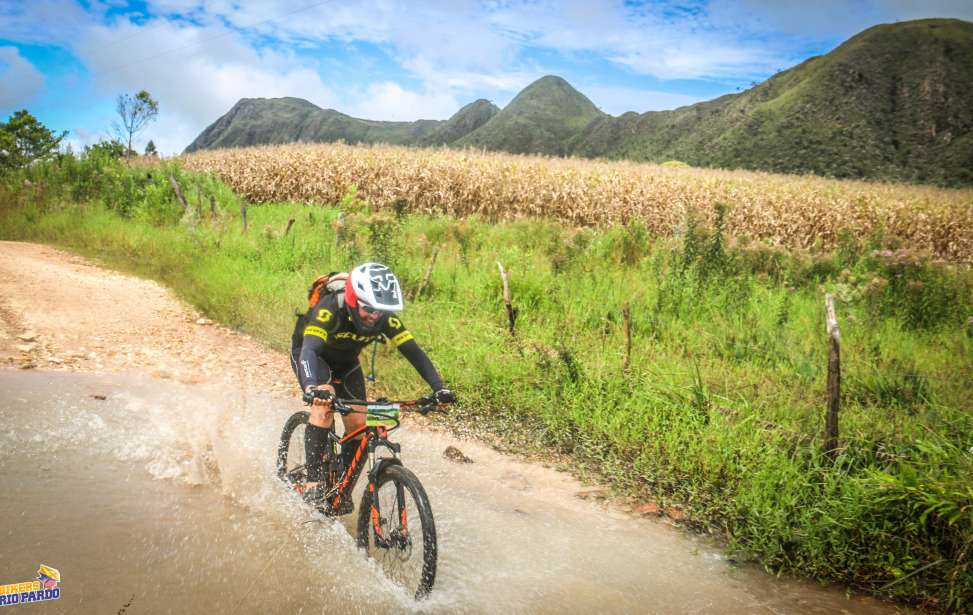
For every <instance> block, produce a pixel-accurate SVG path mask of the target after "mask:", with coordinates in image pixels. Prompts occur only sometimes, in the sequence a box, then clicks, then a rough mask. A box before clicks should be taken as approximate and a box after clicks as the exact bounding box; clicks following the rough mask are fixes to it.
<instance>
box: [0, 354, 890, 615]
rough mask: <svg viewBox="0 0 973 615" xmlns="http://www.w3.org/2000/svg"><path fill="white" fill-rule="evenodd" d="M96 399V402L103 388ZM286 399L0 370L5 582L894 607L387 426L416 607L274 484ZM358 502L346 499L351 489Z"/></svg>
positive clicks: (460, 600)
mask: <svg viewBox="0 0 973 615" xmlns="http://www.w3.org/2000/svg"><path fill="white" fill-rule="evenodd" d="M95 395H98V396H104V397H105V399H104V400H100V399H96V398H95V397H94V396H95ZM295 409H296V408H295V407H294V406H293V405H288V404H286V403H284V402H280V401H274V400H271V399H269V398H264V397H260V396H255V395H249V394H245V393H242V392H230V391H228V390H225V389H216V388H203V387H200V386H182V385H176V384H172V383H167V382H160V381H157V380H152V379H146V378H143V377H141V376H138V375H128V376H117V375H116V376H96V375H79V374H67V373H53V372H15V371H9V370H0V416H2V419H3V420H2V423H0V584H3V583H12V582H21V581H27V580H30V579H33V578H34V575H35V573H36V570H37V567H38V565H39V564H40V563H45V564H48V565H50V566H53V567H55V568H57V569H59V570H60V572H61V580H62V581H61V585H60V588H61V598H60V600H58V601H57V602H48V603H44V604H42V605H21V606H19V607H16V608H17V609H18V612H20V611H21V610H22V611H23V612H42V611H43V612H52V613H108V612H110V613H116V612H124V613H129V614H131V613H212V612H216V613H222V612H235V613H270V612H280V613H333V612H338V611H339V609H340V610H341V611H344V612H353V613H358V612H361V613H399V612H408V611H414V612H423V613H454V612H466V613H487V612H509V613H589V612H600V613H710V612H720V613H840V612H850V613H891V612H895V611H894V609H892V608H891V607H889V606H888V605H885V604H882V603H879V602H877V601H875V600H871V599H868V598H857V597H855V598H850V599H849V598H847V597H846V596H845V594H844V592H842V591H839V590H835V589H826V588H822V587H819V586H816V585H811V584H806V583H800V582H794V581H787V582H785V581H780V580H776V579H773V578H772V577H769V576H768V575H765V574H763V573H761V572H760V571H758V570H754V569H751V568H748V567H743V568H741V567H737V566H734V565H732V564H731V563H729V562H728V561H727V560H726V559H725V557H724V556H722V555H721V554H720V552H719V551H718V550H716V549H713V548H712V547H710V546H707V545H706V544H703V543H701V542H698V541H696V540H695V539H694V538H693V537H691V536H687V535H685V534H684V533H683V532H679V531H676V530H673V529H672V528H669V527H667V526H665V525H664V524H662V523H660V522H657V521H655V520H643V519H631V518H629V517H627V516H623V515H621V514H618V513H613V512H611V511H609V510H605V509H604V508H603V507H601V506H599V505H597V504H593V503H589V502H585V501H582V500H579V499H577V498H576V497H575V496H574V493H575V492H576V491H577V490H578V489H579V488H580V487H579V485H578V484H577V483H576V482H575V481H573V480H572V479H570V478H569V477H567V476H566V475H564V474H560V473H558V472H555V471H553V470H549V469H545V468H541V467H537V466H532V465H527V464H522V463H519V462H516V461H513V460H510V459H507V458H504V457H502V456H500V455H497V454H495V453H494V452H493V451H491V450H489V449H488V448H485V447H482V446H478V445H475V444H472V443H469V444H464V445H463V449H464V452H466V453H467V454H468V455H470V456H471V457H473V458H474V460H475V463H473V464H465V465H456V464H452V463H449V462H446V461H444V460H443V459H442V456H441V453H442V450H443V449H444V448H445V446H446V445H447V444H448V443H449V441H448V440H447V439H446V437H445V436H442V435H439V434H435V433H428V432H419V431H416V430H414V429H412V430H410V429H409V428H408V426H406V427H405V428H403V429H400V430H398V431H397V432H396V435H398V440H399V441H400V442H401V443H402V445H403V458H404V460H405V462H406V464H407V465H408V466H410V467H411V468H412V469H413V470H414V471H415V472H416V473H417V474H418V476H419V477H420V478H421V479H422V480H423V483H424V484H425V486H426V489H427V490H428V492H429V497H430V500H431V502H432V504H433V510H434V512H435V515H436V523H437V529H438V534H439V537H440V563H439V574H438V577H437V581H436V586H435V588H434V590H433V594H432V596H431V597H430V599H428V600H426V601H424V602H421V603H415V602H414V601H413V600H412V599H411V598H410V597H409V596H408V595H406V594H405V592H403V591H401V590H399V589H398V588H397V587H395V586H393V585H391V584H390V583H389V582H387V581H386V580H385V579H384V577H382V575H381V572H379V571H378V570H377V569H376V568H375V567H374V566H373V565H371V563H370V562H369V561H367V560H365V559H364V558H363V556H362V555H361V554H360V553H359V552H358V551H357V550H356V549H355V547H354V542H353V540H352V537H351V535H350V534H349V529H350V519H351V517H348V518H346V519H349V521H347V522H345V523H347V524H348V526H347V527H346V524H345V523H342V522H340V521H332V520H327V519H323V518H321V517H320V516H318V515H317V514H316V513H313V512H312V511H310V510H309V509H308V508H307V507H305V506H304V505H302V504H301V503H300V501H299V499H298V498H297V497H296V496H293V495H292V494H290V493H288V492H287V491H286V490H285V489H284V488H283V486H282V485H281V484H280V483H279V482H278V481H277V480H276V479H275V478H274V474H273V470H274V468H273V463H274V449H275V446H276V440H277V437H278V435H279V430H280V427H281V425H282V423H283V421H284V419H285V418H286V417H287V416H288V415H289V414H290V413H291V412H293V411H294V410H295ZM356 502H357V495H356Z"/></svg>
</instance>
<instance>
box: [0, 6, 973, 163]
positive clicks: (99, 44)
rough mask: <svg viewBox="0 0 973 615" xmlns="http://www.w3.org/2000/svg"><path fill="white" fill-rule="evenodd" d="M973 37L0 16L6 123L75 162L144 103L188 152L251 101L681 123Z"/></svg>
mask: <svg viewBox="0 0 973 615" xmlns="http://www.w3.org/2000/svg"><path fill="white" fill-rule="evenodd" d="M924 17H958V18H961V19H966V20H973V1H971V0H923V1H913V0H817V1H815V2H789V1H788V0H778V1H773V0H738V1H735V2H731V1H728V0H695V1H688V2H674V1H669V0H660V1H657V2H648V1H647V2H636V1H611V2H609V1H599V0H585V1H579V0H566V1H563V2H548V1H545V0H530V1H518V0H492V1H487V2H472V1H465V0H453V1H441V2H394V1H391V0H361V1H358V2H355V1H321V0H266V1H263V2H254V1H247V2H244V1H242V0H143V1H141V2H126V1H123V0H24V1H20V0H0V117H2V118H3V119H5V118H6V117H8V116H9V115H10V114H11V113H12V112H14V111H16V110H18V109H22V108H26V109H28V110H29V111H30V112H31V113H33V114H34V115H36V116H37V117H38V118H40V120H41V121H42V122H44V123H45V124H46V125H47V126H48V127H50V128H52V129H56V130H68V131H70V134H69V139H70V141H71V143H72V144H73V145H74V146H75V147H80V146H82V145H84V144H87V143H91V142H94V141H97V140H98V139H99V138H102V137H104V136H107V135H109V134H110V130H111V124H112V121H113V120H114V119H115V115H114V114H115V111H114V107H115V98H116V96H117V95H118V94H120V93H123V92H130V93H134V92H137V91H138V90H141V89H146V90H148V91H149V92H150V93H152V95H153V96H154V97H155V98H156V99H157V100H158V101H159V104H160V108H161V109H160V114H159V118H158V120H157V121H156V122H155V123H154V124H151V125H150V126H149V127H148V128H147V129H146V130H145V132H144V133H143V134H142V135H141V136H140V138H139V139H138V141H137V144H138V148H139V149H141V148H142V147H144V144H145V143H146V142H147V141H148V140H149V139H152V140H153V141H154V142H155V143H156V145H157V146H159V149H160V150H161V151H162V152H163V153H167V154H171V153H177V152H179V151H181V150H182V149H183V148H184V147H185V146H186V145H188V144H189V142H190V141H192V139H193V138H195V136H196V135H197V134H198V133H199V132H200V131H202V130H203V129H204V128H205V127H206V126H208V125H209V124H210V123H212V122H213V121H215V120H216V119H217V118H218V117H219V116H220V115H222V114H223V113H225V112H226V111H227V110H228V109H229V108H230V107H231V106H233V104H234V103H235V102H236V101H237V100H239V99H240V98H243V97H251V98H255V97H277V96H297V97H300V98H305V99H307V100H310V101H311V102H313V103H314V104H316V105H318V106H320V107H323V108H333V109H337V110H339V111H342V112H344V113H348V114H349V115H353V116H355V117H362V118H368V119H384V120H415V119H420V118H424V119H446V118H447V117H449V116H450V115H451V114H452V113H454V112H455V111H457V110H458V109H459V108H460V107H461V106H463V105H464V104H466V103H468V102H471V101H473V100H476V99H477V98H487V99H489V100H492V101H493V102H494V103H496V104H497V105H499V106H501V107H502V106H504V105H506V104H507V103H508V102H509V101H510V99H511V98H513V97H514V96H515V95H516V94H517V92H518V91H520V90H521V89H522V88H523V87H525V86H526V85H528V84H529V83H531V82H532V81H534V80H535V79H537V78H539V77H542V76H544V75H547V74H556V75H560V76H562V77H564V78H565V79H567V80H568V81H569V82H571V84H573V85H574V86H575V87H576V88H578V89H579V90H580V91H581V92H582V93H584V94H585V95H586V96H588V98H590V99H591V100H592V101H593V102H594V103H595V104H596V105H597V106H598V107H599V108H601V109H602V110H603V111H605V112H607V113H611V114H613V115H619V114H621V113H624V112H625V111H638V112H644V111H652V110H659V109H672V108H675V107H678V106H681V105H685V104H691V103H694V102H698V101H700V100H707V99H711V98H715V97H716V96H719V95H722V94H726V93H729V92H735V91H737V90H738V89H745V88H747V87H749V86H750V84H751V83H753V82H759V81H762V80H764V79H766V78H767V77H769V76H771V75H772V74H773V73H774V72H775V71H776V70H779V69H783V68H788V67H790V66H793V65H794V64H796V63H798V62H800V61H802V60H805V59H807V58H808V57H810V56H813V55H819V54H822V53H826V52H828V51H830V50H831V49H833V48H834V47H835V46H837V45H838V44H840V43H841V42H842V41H843V40H845V39H847V38H848V37H849V36H852V35H853V34H855V33H857V32H859V31H861V30H863V29H865V28H867V27H869V26H872V25H875V24H879V23H890V22H894V21H901V20H908V19H919V18H924Z"/></svg>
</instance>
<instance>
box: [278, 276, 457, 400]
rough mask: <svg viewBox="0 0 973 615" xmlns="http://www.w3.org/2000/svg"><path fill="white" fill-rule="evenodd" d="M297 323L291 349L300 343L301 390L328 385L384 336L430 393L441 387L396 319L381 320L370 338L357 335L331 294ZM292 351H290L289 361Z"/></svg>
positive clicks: (353, 365)
mask: <svg viewBox="0 0 973 615" xmlns="http://www.w3.org/2000/svg"><path fill="white" fill-rule="evenodd" d="M302 320H303V331H301V330H300V329H301V327H302V323H299V324H298V330H295V332H294V340H293V344H294V348H293V351H296V350H297V344H298V342H299V343H300V353H299V355H298V356H297V365H296V366H295V368H296V371H297V377H298V379H299V380H300V383H301V389H302V390H306V389H307V387H308V386H310V385H319V384H330V383H331V378H332V372H338V373H343V372H345V371H347V370H349V369H351V368H353V367H355V366H357V365H358V355H359V354H360V353H361V351H362V349H363V348H365V346H367V345H368V344H369V343H371V342H373V341H375V340H376V339H378V338H379V337H384V338H385V339H387V340H388V342H389V343H391V344H392V345H393V346H395V347H396V348H398V349H399V352H401V353H402V355H403V356H404V357H405V358H406V359H408V360H409V363H411V364H412V367H414V368H415V370H416V371H417V372H419V375H420V376H422V379H423V380H425V381H426V383H427V384H428V385H429V386H430V387H431V388H432V390H433V391H436V390H439V389H441V388H442V387H443V381H442V378H440V376H439V373H438V372H437V371H436V368H435V367H434V366H433V364H432V361H430V360H429V356H428V355H426V353H425V352H424V351H423V350H422V348H420V347H419V344H418V343H416V341H415V339H414V338H413V337H412V333H410V332H409V331H408V329H406V328H405V325H404V324H403V323H402V320H401V319H400V318H399V317H398V316H394V315H390V316H387V317H386V318H385V321H384V323H383V326H382V328H381V330H380V331H378V332H376V333H375V334H372V335H362V334H361V333H359V332H358V329H357V328H356V327H355V324H354V322H352V320H351V315H349V314H348V311H347V310H346V309H345V307H344V305H343V303H339V301H338V295H337V294H335V293H329V294H325V295H323V296H322V297H321V299H320V300H318V302H317V304H315V306H314V307H313V308H311V309H310V310H309V311H308V313H307V314H306V315H305V316H304V317H303V319H302ZM296 354H297V353H296V352H292V360H293V357H294V355H296Z"/></svg>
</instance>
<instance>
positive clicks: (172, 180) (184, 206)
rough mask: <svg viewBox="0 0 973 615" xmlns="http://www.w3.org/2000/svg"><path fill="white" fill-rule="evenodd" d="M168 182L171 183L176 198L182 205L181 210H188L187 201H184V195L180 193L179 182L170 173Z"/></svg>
mask: <svg viewBox="0 0 973 615" xmlns="http://www.w3.org/2000/svg"><path fill="white" fill-rule="evenodd" d="M169 184H170V185H172V189H173V190H175V191H176V198H178V199H179V203H180V204H181V205H182V209H183V211H189V202H188V201H186V197H185V196H184V195H183V193H182V188H180V187H179V182H177V181H176V178H175V177H173V176H172V175H170V176H169Z"/></svg>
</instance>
